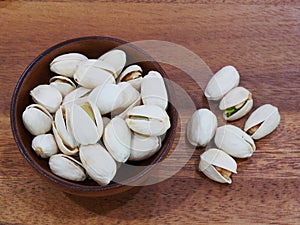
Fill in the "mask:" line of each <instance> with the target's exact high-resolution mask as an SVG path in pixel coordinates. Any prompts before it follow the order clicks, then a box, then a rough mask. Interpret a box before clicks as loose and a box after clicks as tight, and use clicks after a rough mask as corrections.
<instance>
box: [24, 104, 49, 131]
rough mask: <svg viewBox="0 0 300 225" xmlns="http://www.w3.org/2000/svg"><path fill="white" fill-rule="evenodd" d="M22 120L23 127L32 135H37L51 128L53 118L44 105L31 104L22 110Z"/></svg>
mask: <svg viewBox="0 0 300 225" xmlns="http://www.w3.org/2000/svg"><path fill="white" fill-rule="evenodd" d="M22 120H23V124H24V126H25V128H26V129H27V130H28V131H29V132H30V133H31V134H32V135H39V134H45V133H47V132H48V131H50V130H51V124H52V120H53V118H52V116H51V114H50V113H49V112H48V111H47V109H46V108H45V107H43V106H41V105H39V104H31V105H29V106H27V107H26V109H25V110H24V112H23V114H22Z"/></svg>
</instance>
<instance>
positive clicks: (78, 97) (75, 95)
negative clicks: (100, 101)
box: [62, 87, 91, 106]
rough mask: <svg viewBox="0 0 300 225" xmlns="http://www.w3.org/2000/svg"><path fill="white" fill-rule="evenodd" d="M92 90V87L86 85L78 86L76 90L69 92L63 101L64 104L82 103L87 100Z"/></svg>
mask: <svg viewBox="0 0 300 225" xmlns="http://www.w3.org/2000/svg"><path fill="white" fill-rule="evenodd" d="M90 92H91V89H88V88H85V87H78V88H76V89H75V90H73V91H71V92H70V93H69V94H67V95H66V96H65V97H64V99H63V102H62V105H65V106H66V105H72V104H74V103H75V104H76V103H79V104H80V103H82V102H85V101H86V100H87V96H88V94H89V93H90Z"/></svg>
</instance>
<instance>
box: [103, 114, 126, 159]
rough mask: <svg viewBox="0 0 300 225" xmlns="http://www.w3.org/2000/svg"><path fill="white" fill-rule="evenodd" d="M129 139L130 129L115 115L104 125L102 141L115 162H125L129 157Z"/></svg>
mask: <svg viewBox="0 0 300 225" xmlns="http://www.w3.org/2000/svg"><path fill="white" fill-rule="evenodd" d="M130 141H131V131H130V129H129V128H128V127H127V124H126V122H125V121H124V120H123V119H121V118H118V117H115V118H113V119H112V120H111V121H110V122H109V123H108V124H107V125H106V128H105V130H104V135H103V142H104V145H105V147H106V149H107V150H108V152H109V153H110V154H111V156H112V157H113V158H114V159H115V160H116V161H117V162H126V161H127V159H128V158H129V155H130Z"/></svg>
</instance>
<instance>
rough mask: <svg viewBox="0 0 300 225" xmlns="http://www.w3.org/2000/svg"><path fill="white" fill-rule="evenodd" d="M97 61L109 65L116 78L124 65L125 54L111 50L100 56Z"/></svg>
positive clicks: (117, 50)
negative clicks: (113, 70)
mask: <svg viewBox="0 0 300 225" xmlns="http://www.w3.org/2000/svg"><path fill="white" fill-rule="evenodd" d="M99 60H100V61H103V62H105V63H107V64H110V65H111V66H112V67H113V68H114V69H115V71H116V73H115V74H114V77H115V78H117V77H118V76H119V74H120V73H121V71H122V70H123V68H124V66H125V64H126V53H125V52H124V51H122V50H119V49H113V50H111V51H108V52H106V53H105V54H103V55H101V56H100V57H99Z"/></svg>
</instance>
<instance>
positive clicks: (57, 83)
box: [49, 76, 76, 97]
mask: <svg viewBox="0 0 300 225" xmlns="http://www.w3.org/2000/svg"><path fill="white" fill-rule="evenodd" d="M49 82H50V86H52V87H55V88H56V89H57V90H58V91H59V92H60V93H61V95H62V97H65V96H66V95H67V94H68V93H70V92H71V91H73V90H74V89H75V88H76V85H75V84H74V83H73V81H72V80H71V79H69V78H67V77H64V76H55V77H51V78H50V80H49Z"/></svg>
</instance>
